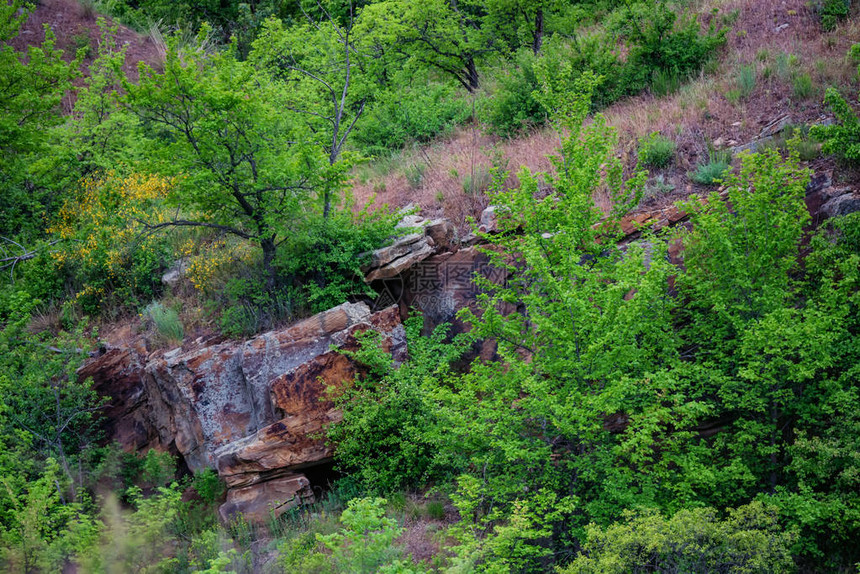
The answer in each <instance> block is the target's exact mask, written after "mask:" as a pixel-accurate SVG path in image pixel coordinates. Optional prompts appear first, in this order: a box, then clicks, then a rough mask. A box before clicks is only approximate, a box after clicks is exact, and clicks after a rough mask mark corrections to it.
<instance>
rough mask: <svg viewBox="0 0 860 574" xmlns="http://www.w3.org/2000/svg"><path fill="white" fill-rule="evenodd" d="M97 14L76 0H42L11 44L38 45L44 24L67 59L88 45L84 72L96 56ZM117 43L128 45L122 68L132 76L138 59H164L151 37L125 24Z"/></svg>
mask: <svg viewBox="0 0 860 574" xmlns="http://www.w3.org/2000/svg"><path fill="white" fill-rule="evenodd" d="M99 17H100V15H99V14H98V13H96V12H95V11H94V10H93V9H92V8H91V7H87V6H86V5H84V4H82V3H80V2H78V0H41V1H40V2H38V3H37V4H36V7H35V9H34V10H33V12H32V14H30V18H28V20H27V21H26V22H25V23H24V26H23V28H22V29H21V33H20V34H19V35H18V37H17V38H15V39H14V40H12V42H11V44H12V46H13V47H14V48H15V49H17V50H25V49H26V47H27V46H32V45H40V44H41V43H42V42H43V41H44V40H45V26H46V25H47V26H48V27H49V28H50V29H51V30H52V31H53V32H54V35H55V36H56V45H55V47H56V48H59V49H61V50H63V51H64V52H65V54H64V57H65V58H66V60H71V59H72V58H74V56H75V53H76V52H77V50H78V48H82V47H85V46H88V50H87V56H86V58H84V62H83V73H84V75H86V73H87V70H88V69H89V66H90V64H92V62H93V60H94V59H95V57H96V56H97V55H98V46H99V41H100V37H101V32H100V30H99V26H98V24H97V20H98V18H99ZM108 20H109V19H108ZM117 42H118V43H119V45H120V46H126V47H127V48H126V50H127V51H126V61H125V66H124V68H125V71H126V73H128V74H130V77H132V78H136V77H137V63H138V62H140V61H143V62H146V63H147V64H149V65H151V66H155V65H158V63H159V62H161V61H162V60H163V58H162V55H161V52H160V50H159V48H158V46H157V45H156V43H155V42H154V41H153V40H152V39H151V38H149V37H147V36H142V35H140V34H138V33H137V32H135V31H134V30H131V29H130V28H127V27H125V26H118V29H117ZM64 106H65V107H66V111H67V112H68V111H69V108H70V107H71V101H68V99H67V101H66V102H64Z"/></svg>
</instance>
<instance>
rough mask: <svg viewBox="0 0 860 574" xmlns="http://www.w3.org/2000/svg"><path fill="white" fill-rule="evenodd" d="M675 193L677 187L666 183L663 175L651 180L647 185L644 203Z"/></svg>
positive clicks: (643, 194)
mask: <svg viewBox="0 0 860 574" xmlns="http://www.w3.org/2000/svg"><path fill="white" fill-rule="evenodd" d="M673 191H675V186H674V185H672V184H671V183H669V182H667V181H666V178H665V177H664V176H663V175H662V174H661V175H658V176H657V177H654V178H651V179H649V180H648V182H647V183H646V184H645V189H644V190H643V191H642V201H647V200H649V199H656V198H658V197H662V196H664V195H668V194H670V193H672V192H673Z"/></svg>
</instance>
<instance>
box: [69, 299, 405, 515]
mask: <svg viewBox="0 0 860 574" xmlns="http://www.w3.org/2000/svg"><path fill="white" fill-rule="evenodd" d="M367 329H374V330H376V331H378V332H380V333H381V334H382V335H383V345H384V347H385V349H386V350H387V351H388V352H390V353H391V354H392V356H393V357H394V359H395V361H400V360H402V359H403V358H404V356H405V333H404V330H403V326H402V324H401V322H400V316H399V311H398V309H397V308H396V307H391V308H388V309H383V310H381V311H378V312H376V313H371V311H370V308H369V307H368V306H367V305H366V304H364V303H344V304H343V305H340V306H338V307H335V308H334V309H330V310H328V311H325V312H323V313H320V314H318V315H315V316H313V317H311V318H309V319H306V320H304V321H301V322H300V323H298V324H296V325H293V326H291V327H289V328H286V329H282V330H278V331H271V332H268V333H263V334H261V335H258V336H257V337H254V338H253V339H250V340H248V341H245V342H237V341H227V342H220V343H217V344H211V345H210V344H206V343H205V342H203V341H199V342H198V344H196V345H191V346H190V347H191V348H179V349H174V350H172V351H169V352H155V353H153V354H150V355H145V353H144V351H143V350H142V349H133V348H128V349H108V350H107V351H106V352H105V353H104V354H102V355H101V356H99V357H97V358H95V359H94V360H92V361H90V362H88V363H87V364H86V365H85V366H84V367H82V369H81V370H80V373H79V374H80V375H81V376H83V377H89V376H91V377H93V380H94V383H95V388H96V390H97V391H99V392H101V393H103V394H105V395H109V396H110V397H111V402H110V404H109V407H108V413H107V414H108V417H107V418H108V421H109V422H108V427H107V431H108V436H109V438H110V439H111V440H115V441H117V442H119V443H120V444H121V445H122V446H123V447H125V448H127V449H130V450H143V449H148V448H160V449H164V450H169V451H171V452H173V453H174V454H177V455H179V456H181V457H182V460H183V461H184V463H185V464H186V465H187V466H188V468H189V469H190V470H192V471H197V470H201V469H204V468H212V467H214V468H216V469H217V470H218V472H219V474H220V475H221V476H222V477H223V478H224V480H225V481H226V482H227V486H228V492H227V502H226V503H225V504H224V505H223V506H222V508H221V514H222V516H223V517H225V518H227V517H229V516H230V515H232V514H235V513H242V514H243V515H244V516H245V518H246V519H247V520H251V521H261V520H265V519H266V518H268V517H269V515H270V513H272V512H274V513H275V514H277V513H280V512H283V511H284V510H286V509H287V508H289V507H290V506H291V505H294V504H298V503H300V502H303V501H307V500H309V499H312V498H313V493H312V492H311V490H310V488H309V483H308V481H307V479H306V478H305V477H304V476H302V475H301V473H300V472H298V471H300V470H301V469H302V468H306V467H309V466H313V465H317V464H320V463H324V462H326V461H328V460H330V459H331V454H332V453H331V451H330V449H329V448H328V446H327V445H326V444H325V442H324V440H323V439H322V438H321V434H322V433H321V431H323V430H324V428H325V425H326V424H327V423H329V422H331V421H334V420H337V419H338V417H339V413H338V412H337V411H336V410H335V409H334V408H333V405H332V404H331V402H330V401H329V400H328V395H327V389H329V388H337V387H338V386H339V385H342V384H343V383H344V382H347V381H350V380H352V379H353V378H354V377H355V375H356V373H357V369H358V367H357V366H356V365H355V364H354V363H353V362H352V361H351V360H350V359H349V358H348V357H347V356H346V355H343V354H341V353H339V352H337V351H336V350H332V348H338V349H347V350H355V349H357V348H358V342H357V339H356V334H357V333H358V332H359V331H364V330H367Z"/></svg>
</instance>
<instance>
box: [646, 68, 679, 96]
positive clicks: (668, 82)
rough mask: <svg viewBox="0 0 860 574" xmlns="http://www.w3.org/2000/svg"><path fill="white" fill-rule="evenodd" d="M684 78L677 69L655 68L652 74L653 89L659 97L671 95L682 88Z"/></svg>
mask: <svg viewBox="0 0 860 574" xmlns="http://www.w3.org/2000/svg"><path fill="white" fill-rule="evenodd" d="M683 81H684V78H682V77H681V75H680V74H679V73H678V72H677V71H675V70H662V69H661V70H654V73H653V74H652V75H651V91H652V92H654V95H655V96H657V97H658V98H662V97H664V96H670V95H672V94H674V93H675V92H677V91H678V90H679V89H680V88H681V84H682V83H683Z"/></svg>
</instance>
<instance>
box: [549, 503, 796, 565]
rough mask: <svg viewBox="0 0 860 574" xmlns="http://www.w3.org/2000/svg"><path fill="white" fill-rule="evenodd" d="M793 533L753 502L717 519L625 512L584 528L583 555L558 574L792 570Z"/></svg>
mask: <svg viewBox="0 0 860 574" xmlns="http://www.w3.org/2000/svg"><path fill="white" fill-rule="evenodd" d="M796 538H797V535H796V533H795V532H792V531H788V532H786V531H784V530H783V529H782V527H781V526H780V524H779V523H778V522H777V515H776V512H775V510H774V509H772V508H769V507H767V506H764V505H763V504H761V503H758V502H754V503H752V504H749V505H747V506H743V507H740V508H738V509H736V510H732V511H730V512H729V516H728V518H726V519H721V518H720V517H719V516H718V514H717V512H716V511H715V510H714V509H712V508H696V509H693V510H681V511H679V512H677V513H676V514H675V515H673V516H672V517H671V518H668V519H667V518H664V517H663V516H661V515H660V514H658V513H657V512H655V511H642V512H640V513H635V512H625V514H624V522H616V523H614V524H612V525H610V526H609V527H607V528H605V529H604V528H600V527H598V526H596V525H593V524H592V525H590V526H589V527H588V541H587V542H586V544H585V545H584V547H583V551H582V553H581V554H580V555H579V556H577V557H576V559H575V560H574V561H573V563H572V564H571V565H570V566H568V567H567V568H565V569H563V570H562V571H561V573H562V574H597V573H601V574H615V573H617V574H622V573H627V572H651V571H657V572H746V573H749V574H753V573H760V574H766V573H767V574H769V573H777V572H792V571H793V570H794V563H793V561H792V558H791V552H790V547H791V545H792V543H793V542H794V540H795V539H796Z"/></svg>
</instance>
